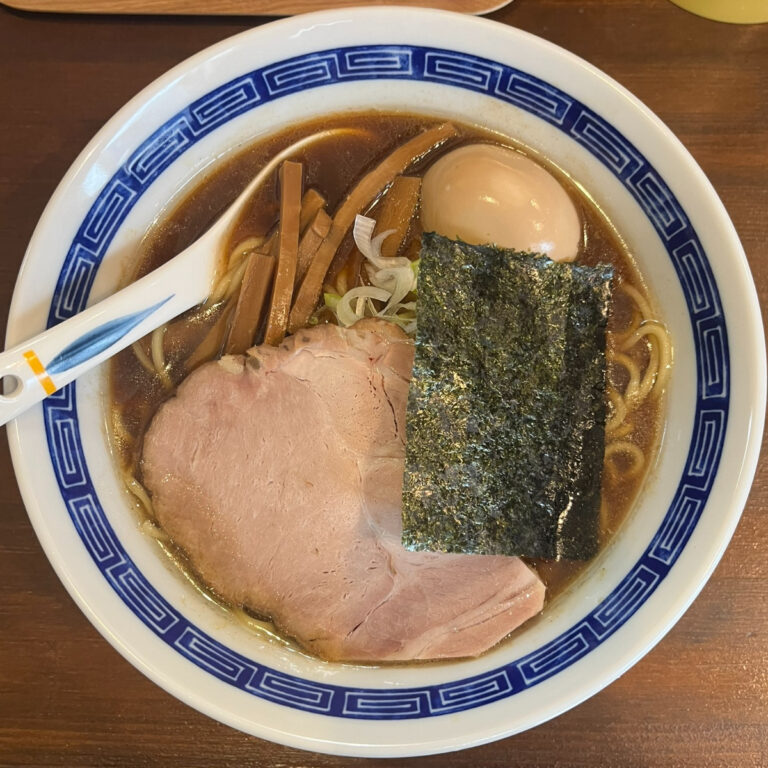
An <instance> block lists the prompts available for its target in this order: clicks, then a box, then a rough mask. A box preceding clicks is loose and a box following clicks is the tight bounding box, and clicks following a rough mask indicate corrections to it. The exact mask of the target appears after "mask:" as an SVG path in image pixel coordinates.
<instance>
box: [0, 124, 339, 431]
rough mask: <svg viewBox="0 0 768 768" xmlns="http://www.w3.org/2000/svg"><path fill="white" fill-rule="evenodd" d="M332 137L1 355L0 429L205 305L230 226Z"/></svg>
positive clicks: (309, 139) (302, 143) (263, 175)
mask: <svg viewBox="0 0 768 768" xmlns="http://www.w3.org/2000/svg"><path fill="white" fill-rule="evenodd" d="M337 132H338V131H336V130H328V131H321V132H319V133H314V134H311V135H310V136H306V137H304V138H302V139H299V140H298V141H296V142H294V143H293V144H291V145H290V146H288V147H286V148H285V149H284V150H283V151H282V152H280V153H278V154H277V155H275V157H273V158H272V159H271V160H270V162H269V163H267V165H265V166H264V168H262V169H261V171H259V173H258V174H257V175H256V176H255V177H254V179H253V180H252V181H251V182H250V183H249V184H248V186H247V187H246V188H245V189H244V190H243V191H242V192H241V193H240V195H239V196H238V198H237V199H236V200H235V201H234V203H232V205H231V206H230V207H229V208H228V209H227V210H226V211H225V212H224V213H223V214H222V216H221V217H220V218H219V219H218V220H217V221H216V223H215V224H214V225H213V226H212V227H211V228H210V229H209V230H208V231H207V232H206V233H205V234H204V235H202V237H200V238H199V239H198V240H196V241H195V242H194V243H192V245H190V246H189V247H188V248H186V249H185V250H183V251H182V252H181V253H179V254H178V255H177V256H174V258H172V259H171V260H170V261H168V262H166V263H165V264H164V265H163V266H162V267H159V268H158V269H156V270H154V271H153V272H150V273H149V274H148V275H145V276H144V277H142V278H141V279H140V280H137V281H136V282H135V283H131V285H129V286H127V287H126V288H123V289H122V290H121V291H118V292H117V293H115V294H113V295H112V296H110V297H109V298H107V299H104V300H103V301H100V302H99V303H98V304H94V305H93V306H92V307H88V309H86V310H84V311H83V312H80V313H79V314H77V315H75V316H74V317H71V318H69V319H68V320H65V321H64V322H62V323H60V324H59V325H56V326H54V327H52V328H49V329H48V330H47V331H43V332H42V333H40V334H38V335H37V336H35V337H33V338H31V339H29V340H28V341H25V342H24V343H22V344H19V345H17V346H15V347H13V348H11V349H8V350H6V351H5V352H2V353H0V383H1V384H3V385H4V389H5V394H0V425H2V424H6V423H7V422H9V421H10V420H11V419H14V418H16V416H18V415H19V414H20V413H23V412H24V411H26V410H27V409H28V408H30V407H31V406H33V405H35V403H39V402H40V401H41V400H43V399H44V398H46V397H47V396H48V395H52V394H53V393H54V392H56V390H58V389H61V388H62V387H64V386H66V385H67V384H69V383H70V382H71V381H74V380H75V379H76V378H77V377H78V376H80V375H81V374H83V373H85V372H86V371H89V370H90V369H91V368H93V367H95V366H97V365H98V364H99V363H102V362H103V361H104V360H107V359H108V358H110V357H112V355H114V354H116V353H117V352H119V351H120V350H121V349H125V347H127V346H128V345H129V344H133V342H134V341H136V340H137V339H140V338H142V336H145V335H146V334H147V333H149V332H150V331H153V330H154V329H155V328H159V327H160V326H161V325H163V323H167V322H168V321H169V320H171V319H173V318H174V317H176V316H177V315H180V314H181V313H182V312H185V311H186V310H188V309H190V308H191V307H194V306H196V305H197V304H200V303H201V302H203V301H205V299H206V298H207V297H208V295H209V294H210V292H211V289H212V286H213V281H214V279H215V277H216V268H217V265H218V264H219V262H220V257H221V254H222V251H223V248H224V247H225V245H226V240H227V238H228V237H229V234H230V231H231V228H232V226H233V224H234V223H235V222H236V221H237V219H238V218H239V216H240V214H241V213H242V211H243V209H244V207H245V205H246V204H247V203H248V202H249V199H250V198H251V196H252V195H253V193H254V192H255V191H256V190H257V189H258V188H259V187H260V186H261V185H262V184H263V183H264V182H265V181H266V180H267V178H268V177H269V176H270V174H271V173H273V172H274V170H275V169H276V168H277V166H278V165H279V164H280V163H281V162H282V161H283V160H286V159H288V158H289V157H290V156H291V155H293V154H295V153H296V152H298V151H300V150H302V149H304V148H305V147H306V146H308V145H309V144H312V143H314V142H316V141H318V140H321V139H324V138H326V137H328V136H330V135H331V134H333V133H337ZM2 390H3V387H0V392H2Z"/></svg>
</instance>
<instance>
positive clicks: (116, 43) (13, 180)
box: [0, 0, 768, 768]
mask: <svg viewBox="0 0 768 768" xmlns="http://www.w3.org/2000/svg"><path fill="white" fill-rule="evenodd" d="M257 4H258V0H254V5H257ZM492 17H493V18H495V19H496V20H497V21H499V22H501V23H503V24H509V25H512V26H516V27H519V28H521V29H525V30H528V31H530V32H533V33H535V34H537V35H540V36H542V37H544V38H546V39H548V40H552V41H554V42H555V43H558V44H560V45H562V46H564V47H565V48H567V49H569V50H571V51H573V52H575V53H576V54H578V55H580V56H582V57H583V58H585V59H587V60H588V61H590V62H592V63H593V64H595V65H597V66H598V67H600V68H601V69H603V70H604V71H606V72H607V73H608V74H609V75H612V76H613V77H615V78H616V79H617V80H618V81H619V82H621V83H622V84H624V85H625V86H627V87H628V88H629V89H630V90H631V91H633V92H634V93H635V94H636V95H637V96H638V97H639V98H640V99H642V100H643V101H644V102H645V103H646V104H647V105H648V106H650V107H651V109H653V110H654V111H655V112H656V113H657V114H658V115H659V116H660V117H661V118H662V119H663V120H664V121H665V122H666V123H667V125H669V126H670V127H671V129H672V130H673V131H674V132H675V133H676V134H677V135H678V136H679V137H680V138H681V139H682V141H683V142H684V143H685V144H686V146H687V147H688V148H689V150H690V151H691V152H692V154H693V156H694V157H695V158H696V160H697V161H698V162H699V164H700V165H701V166H702V167H703V169H704V171H705V172H706V173H707V174H708V176H709V178H710V179H711V180H712V182H713V184H714V186H715V188H716V189H717V191H718V192H719V194H720V196H721V198H722V199H723V202H724V203H725V206H726V208H727V209H728V211H729V212H730V214H731V217H732V218H733V221H734V223H735V225H736V229H737V230H738V232H739V234H740V236H741V238H742V241H743V243H744V247H745V249H746V252H747V256H748V258H749V262H750V265H751V267H752V272H753V275H754V278H755V281H756V283H757V287H758V291H759V294H760V300H761V303H762V304H763V306H765V305H766V301H768V24H765V25H762V26H732V25H726V24H719V23H715V22H711V21H707V20H705V19H702V18H699V17H696V16H693V15H690V14H688V13H686V12H685V11H682V10H680V9H679V8H677V7H676V6H674V5H672V4H671V3H669V2H667V1H666V0H515V2H513V3H512V4H511V5H509V6H508V7H506V8H505V9H503V10H500V11H497V12H496V13H495V14H493V16H492ZM264 21H267V19H264V18H254V17H251V18H180V17H166V18H162V17H143V18H139V17H98V16H46V15H34V14H25V13H21V12H15V11H10V10H7V9H5V8H4V7H0V318H2V319H1V320H0V322H1V323H2V324H3V328H2V330H3V332H4V324H5V318H6V316H7V311H8V306H9V303H10V298H11V292H12V289H13V284H14V281H15V277H16V272H17V270H18V267H19V264H20V263H21V259H22V256H23V254H24V250H25V248H26V244H27V242H28V240H29V237H30V236H31V234H32V230H33V228H34V226H35V223H36V221H37V219H38V217H39V216H40V214H41V212H42V210H43V207H44V206H45V203H46V201H47V199H48V197H49V196H50V194H51V193H52V192H53V189H54V187H55V186H56V184H57V183H58V181H59V179H60V178H61V176H62V175H63V174H64V172H65V171H66V169H67V168H68V166H69V165H70V163H71V162H72V161H73V160H74V158H75V157H76V155H77V154H78V153H79V152H80V150H81V149H82V147H83V146H84V145H85V144H86V142H87V141H88V140H89V139H90V138H91V136H92V135H93V134H94V133H95V132H96V131H97V130H98V129H99V128H100V127H101V125H102V124H103V123H104V122H105V120H107V118H109V117H110V116H111V115H112V114H113V113H114V112H115V111H116V110H117V109H118V108H119V107H120V106H122V105H123V104H124V103H125V102H126V101H127V100H128V99H129V98H130V97H132V96H133V95H134V94H135V93H136V92H137V91H139V90H140V89H141V88H143V87H144V86H145V85H147V84H148V83H149V82H151V81H152V80H153V79H154V78H155V77H157V76H158V75H160V74H161V73H163V72H164V71H165V70H167V69H168V68H169V67H170V66H172V65H174V64H176V63H177V62H179V61H181V60H182V59H184V58H186V57H188V56H189V55H191V54H193V53H195V52H196V51H198V50H200V49H201V48H204V47H206V46H208V45H210V44H212V43H215V42H217V41H219V40H222V39H223V38H225V37H228V36H229V35H232V34H233V33H236V32H240V31H242V30H244V29H248V28H249V27H252V26H254V25H256V24H259V23H263V22H264ZM767 509H768V464H767V463H766V462H765V461H763V462H762V465H761V467H760V468H759V469H758V474H757V478H756V481H755V485H754V487H753V490H752V494H751V496H750V499H749V502H748V504H747V508H746V510H745V512H744V516H743V519H742V521H741V524H740V525H739V527H738V530H737V531H736V534H735V536H734V538H733V541H732V543H731V545H730V547H729V549H728V551H727V552H726V554H725V557H724V558H723V560H722V562H721V564H720V565H719V567H718V568H717V570H716V572H715V574H714V576H713V577H712V579H711V580H710V582H709V584H708V585H707V586H706V587H705V589H704V590H703V592H702V594H701V595H700V597H699V598H698V599H697V600H696V602H695V603H694V605H693V606H692V607H691V608H690V610H689V611H688V612H687V613H686V615H685V616H684V617H683V618H682V620H681V621H680V622H679V623H678V624H677V626H676V627H675V628H674V629H673V630H672V631H671V632H670V633H669V635H667V637H666V638H665V639H664V640H663V641H662V642H661V643H660V644H659V645H658V646H657V647H656V648H655V649H654V650H653V651H651V653H649V654H648V656H646V657H645V658H644V659H643V660H642V661H641V662H640V663H638V664H637V665H636V666H634V667H633V668H632V669H631V670H630V671H629V672H627V673H626V674H625V675H624V676H623V677H622V678H620V679H619V680H618V681H616V682H615V683H613V684H612V685H611V686H609V687H608V688H607V689H605V690H604V691H602V692H601V693H600V694H598V695H596V696H594V697H593V698H592V699H590V700H589V701H587V702H585V703H584V704H582V705H581V706H579V707H577V708H576V709H574V710H572V711H570V712H568V713H566V714H565V715H563V716H561V717H559V718H557V719H556V720H554V721H552V722H549V723H546V724H545V725H542V726H540V727H538V728H536V729H533V730H531V731H528V732H526V733H523V734H520V735H518V736H514V737H512V738H509V739H506V740H502V741H498V742H496V743H493V744H489V745H487V746H484V747H480V748H477V749H473V750H466V751H463V752H457V753H452V754H450V755H443V756H436V757H427V758H420V759H412V760H405V759H404V760H396V761H393V762H394V763H395V764H398V765H411V764H417V763H418V764H419V765H424V766H559V767H563V768H565V767H566V766H653V767H654V768H656V767H658V766H695V767H696V768H705V766H729V767H730V768H746V767H747V766H768V599H766V594H768V564H767V559H766V555H765V550H764V544H765V542H768V516H766V514H765V513H766V510H767ZM360 762H363V761H356V760H353V759H343V758H335V757H328V756H323V755H315V754H311V753H307V752H301V751H298V750H294V749H289V748H287V747H282V746H279V745H275V744H271V743H268V742H264V741H260V740H258V739H255V738H251V737H249V736H246V735H244V734H242V733H239V732H237V731H234V730H231V729H230V728H228V727H226V726H223V725H220V724H218V723H216V722H214V721H213V720H209V719H208V718H206V717H204V716H203V715H201V714H198V713H197V712H196V711H193V710H192V709H190V708H188V707H187V706H186V705H184V704H181V703H180V702H178V701H176V700H175V699H173V698H171V697H170V696H169V695H168V694H166V693H165V692H164V691H162V690H161V689H160V688H158V687H157V686H155V685H154V684H153V683H151V682H150V681H149V680H147V679H146V678H145V677H143V675H141V674H140V673H139V672H138V671H136V670H135V669H134V668H133V667H131V666H130V665H129V664H128V662H126V661H125V660H123V659H122V657H120V656H119V655H118V654H117V653H116V652H115V651H114V650H113V649H112V648H111V646H109V645H108V643H107V642H106V641H105V640H103V639H102V638H101V636H100V635H99V634H98V633H97V632H96V630H95V629H94V628H93V627H92V626H91V625H90V624H89V622H88V621H87V620H86V619H85V618H84V616H83V615H82V614H81V613H80V611H79V610H78V609H77V608H76V607H75V604H74V603H73V602H72V600H71V599H70V598H69V597H68V595H67V594H66V592H65V591H64V589H63V587H62V586H61V584H60V583H59V581H58V580H57V578H56V576H55V575H54V573H53V571H52V569H51V567H50V566H49V564H48V562H47V560H46V558H45V556H44V555H43V552H42V550H41V549H40V546H39V545H38V543H37V540H36V538H35V535H34V533H33V531H32V528H31V526H30V524H29V522H28V520H27V517H26V513H25V511H24V507H23V505H22V502H21V498H20V496H19V492H18V489H17V486H16V482H15V479H14V475H13V472H12V469H11V462H10V458H9V454H8V447H7V443H6V441H5V440H2V441H0V765H2V766H20V765H24V766H48V765H50V766H68V767H69V768H74V767H75V766H105V767H106V766H163V767H164V768H172V767H174V766H179V767H180V768H181V767H182V766H183V768H196V767H198V766H201V767H202V766H326V767H330V766H349V765H354V764H357V763H360Z"/></svg>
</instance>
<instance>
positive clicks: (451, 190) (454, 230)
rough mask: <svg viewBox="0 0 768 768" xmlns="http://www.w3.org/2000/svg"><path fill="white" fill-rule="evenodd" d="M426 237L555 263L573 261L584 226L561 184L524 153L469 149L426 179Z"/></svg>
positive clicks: (433, 169)
mask: <svg viewBox="0 0 768 768" xmlns="http://www.w3.org/2000/svg"><path fill="white" fill-rule="evenodd" d="M421 205H422V208H421V219H422V225H423V227H424V230H425V231H426V232H437V233H438V234H441V235H444V236H445V237H450V238H451V239H453V240H463V241H464V242H467V243H473V244H476V245H479V244H483V243H492V244H494V245H498V246H501V247H504V248H515V249H516V250H519V251H530V252H533V253H540V254H543V255H545V256H548V257H549V258H550V259H552V260H554V261H573V260H574V259H575V258H576V253H577V251H578V249H579V242H580V239H581V223H580V221H579V215H578V213H577V212H576V208H575V206H574V204H573V202H572V201H571V198H570V197H569V196H568V193H567V192H566V191H565V190H564V189H563V187H562V186H561V185H560V183H559V182H558V181H557V179H555V178H554V176H552V175H551V174H550V173H548V172H547V171H546V170H544V168H542V167H541V166H540V165H538V164H537V163H535V162H534V161H533V160H530V159H529V158H527V157H526V156H525V155H522V154H521V153H520V152H515V151H514V150H512V149H508V148H507V147H501V146H497V145H494V144H469V145H466V146H463V147H459V148H458V149H454V150H453V151H452V152H449V153H448V154H446V155H443V157H441V158H440V159H439V160H437V161H436V162H435V163H434V164H433V165H432V166H431V167H430V168H429V169H428V170H427V172H426V174H425V175H424V180H423V185H422V193H421Z"/></svg>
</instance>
